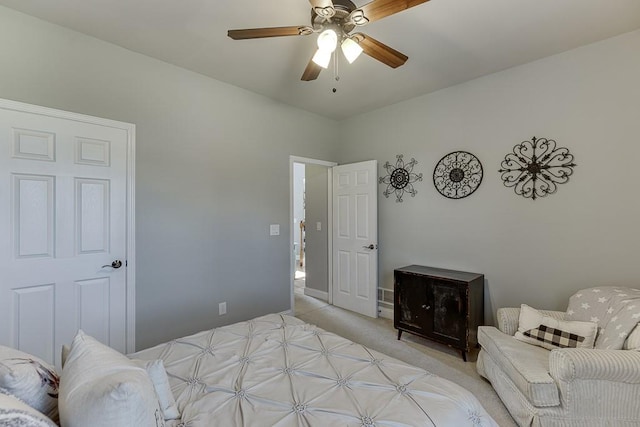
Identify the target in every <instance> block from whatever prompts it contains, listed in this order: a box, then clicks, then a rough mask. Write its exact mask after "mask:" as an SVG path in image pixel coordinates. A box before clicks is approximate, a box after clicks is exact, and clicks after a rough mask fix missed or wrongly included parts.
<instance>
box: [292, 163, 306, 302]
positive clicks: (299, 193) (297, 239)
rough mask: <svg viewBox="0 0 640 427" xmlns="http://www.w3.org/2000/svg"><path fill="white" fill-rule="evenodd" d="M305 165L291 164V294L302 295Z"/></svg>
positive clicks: (304, 274) (304, 272)
mask: <svg viewBox="0 0 640 427" xmlns="http://www.w3.org/2000/svg"><path fill="white" fill-rule="evenodd" d="M305 172H306V165H305V164H304V163H294V164H293V253H294V257H295V271H294V277H293V292H294V293H295V294H298V295H304V289H305V287H306V276H307V275H306V271H305V197H306V194H305V193H306V188H305V184H306V178H305Z"/></svg>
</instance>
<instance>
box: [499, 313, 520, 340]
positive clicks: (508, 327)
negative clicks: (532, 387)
mask: <svg viewBox="0 0 640 427" xmlns="http://www.w3.org/2000/svg"><path fill="white" fill-rule="evenodd" d="M496 318H497V320H498V329H499V330H500V331H501V332H504V333H505V334H507V335H515V333H516V331H517V330H518V319H519V318H520V308H519V307H518V308H516V307H503V308H499V309H498V312H497V313H496Z"/></svg>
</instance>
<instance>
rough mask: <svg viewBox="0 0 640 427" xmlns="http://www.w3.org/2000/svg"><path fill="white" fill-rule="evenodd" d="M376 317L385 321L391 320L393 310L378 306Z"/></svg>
mask: <svg viewBox="0 0 640 427" xmlns="http://www.w3.org/2000/svg"><path fill="white" fill-rule="evenodd" d="M378 315H379V316H380V317H384V318H385V319H391V320H393V309H392V308H387V307H380V306H378Z"/></svg>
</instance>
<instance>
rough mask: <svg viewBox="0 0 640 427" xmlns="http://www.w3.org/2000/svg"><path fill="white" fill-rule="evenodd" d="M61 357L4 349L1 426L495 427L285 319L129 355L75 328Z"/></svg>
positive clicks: (409, 372)
mask: <svg viewBox="0 0 640 427" xmlns="http://www.w3.org/2000/svg"><path fill="white" fill-rule="evenodd" d="M62 359H63V368H62V371H61V372H56V371H55V369H54V368H53V367H52V366H50V365H48V364H46V362H44V361H42V360H41V359H38V358H37V357H35V356H33V355H29V354H26V353H22V352H20V351H19V350H15V349H11V348H8V347H2V346H0V426H12V427H13V426H16V425H20V426H24V427H56V424H55V423H56V422H58V420H59V422H60V424H61V426H62V427H215V426H223V427H274V426H277V427H299V426H303V427H307V426H308V427H311V426H318V427H327V426H353V427H355V426H361V427H373V426H377V427H409V426H410V427H417V426H441V427H446V426H451V427H463V426H484V427H489V426H497V424H496V423H495V421H494V420H493V419H492V418H491V417H490V416H489V415H488V414H487V412H486V411H485V410H484V408H483V407H482V406H481V405H480V403H479V402H478V400H477V399H476V398H475V397H474V396H473V395H472V394H471V393H470V392H468V391H467V390H465V389H463V388H462V387H460V386H458V385H456V384H454V383H452V382H451V381H448V380H446V379H444V378H440V377H438V376H436V375H433V374H431V373H429V372H427V371H425V370H423V369H419V368H416V367H414V366H411V365H408V364H406V363H403V362H401V361H399V360H396V359H393V358H391V357H388V356H386V355H384V354H382V353H378V352H376V351H373V350H370V349H368V348H366V347H364V346H362V345H360V344H356V343H354V342H352V341H349V340H347V339H345V338H342V337H340V336H338V335H335V334H333V333H330V332H327V331H324V330H322V329H320V328H318V327H317V326H314V325H311V324H307V323H305V322H303V321H301V320H299V319H297V318H295V317H291V316H286V315H279V314H270V315H266V316H262V317H258V318H256V319H253V320H249V321H245V322H240V323H236V324H233V325H229V326H224V327H219V328H216V329H212V330H209V331H204V332H200V333H197V334H195V335H191V336H187V337H184V338H180V339H177V340H173V341H170V342H167V343H164V344H160V345H157V346H155V347H152V348H149V349H147V350H143V351H140V352H137V353H134V354H130V355H124V354H122V353H119V352H117V351H116V350H114V349H112V348H109V347H108V346H106V345H104V344H102V343H101V342H99V341H98V340H97V339H95V338H93V337H91V336H90V335H88V334H86V333H85V332H84V331H78V333H77V334H76V336H75V338H74V339H73V342H72V343H71V346H70V347H66V346H65V348H64V349H63V354H62Z"/></svg>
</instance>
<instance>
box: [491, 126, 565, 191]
mask: <svg viewBox="0 0 640 427" xmlns="http://www.w3.org/2000/svg"><path fill="white" fill-rule="evenodd" d="M501 166H502V168H500V170H498V172H500V173H502V182H503V183H504V185H505V187H513V190H514V191H515V193H516V194H517V195H519V196H523V197H526V198H531V199H533V200H536V199H537V198H538V197H545V196H547V195H548V194H553V193H555V192H556V191H557V190H558V184H564V183H566V182H567V181H569V177H570V176H571V175H572V174H573V168H574V167H576V166H577V165H576V164H575V163H574V162H573V154H571V153H569V150H568V149H567V148H564V147H560V148H556V142H555V141H554V140H553V139H546V138H536V137H535V136H534V137H533V138H531V141H523V142H521V143H520V144H518V145H516V146H515V147H513V153H509V154H507V155H506V156H505V158H504V160H503V161H502V163H501Z"/></svg>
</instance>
